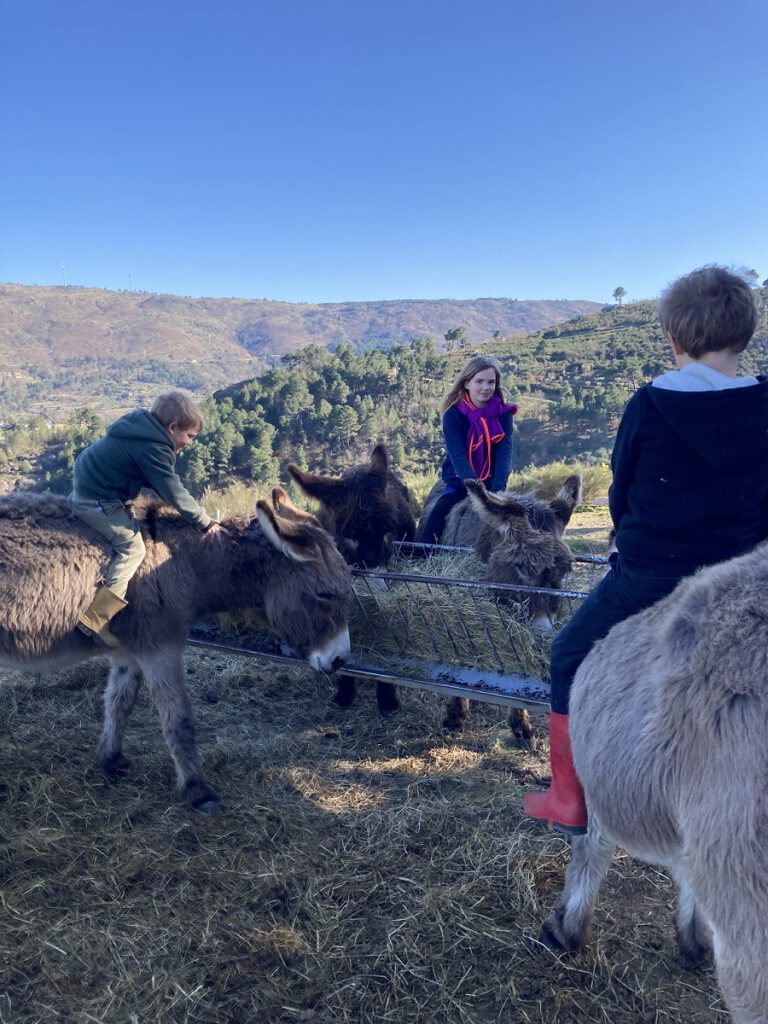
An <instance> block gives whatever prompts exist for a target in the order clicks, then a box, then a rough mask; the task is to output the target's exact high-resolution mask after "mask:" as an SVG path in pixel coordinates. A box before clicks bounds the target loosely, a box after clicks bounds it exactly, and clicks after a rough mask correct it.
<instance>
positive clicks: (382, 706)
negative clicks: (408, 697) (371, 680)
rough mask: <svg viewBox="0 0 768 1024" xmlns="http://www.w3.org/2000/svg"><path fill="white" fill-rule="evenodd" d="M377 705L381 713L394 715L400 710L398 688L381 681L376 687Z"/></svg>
mask: <svg viewBox="0 0 768 1024" xmlns="http://www.w3.org/2000/svg"><path fill="white" fill-rule="evenodd" d="M376 706H377V707H378V709H379V713H380V714H382V715H384V716H386V715H393V714H394V713H395V712H396V711H399V710H400V701H399V700H398V697H397V690H396V689H395V688H394V686H391V685H389V684H388V683H381V684H379V686H377V687H376Z"/></svg>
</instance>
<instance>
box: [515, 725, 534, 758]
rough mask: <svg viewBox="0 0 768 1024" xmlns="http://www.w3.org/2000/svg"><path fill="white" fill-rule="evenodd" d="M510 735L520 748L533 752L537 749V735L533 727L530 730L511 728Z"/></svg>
mask: <svg viewBox="0 0 768 1024" xmlns="http://www.w3.org/2000/svg"><path fill="white" fill-rule="evenodd" d="M512 736H513V737H514V740H515V743H516V744H517V746H518V747H520V748H521V749H522V750H527V751H528V752H529V753H531V754H535V753H536V751H537V750H538V749H539V736H538V733H537V732H536V730H535V729H534V730H533V731H531V732H528V731H526V730H525V729H512Z"/></svg>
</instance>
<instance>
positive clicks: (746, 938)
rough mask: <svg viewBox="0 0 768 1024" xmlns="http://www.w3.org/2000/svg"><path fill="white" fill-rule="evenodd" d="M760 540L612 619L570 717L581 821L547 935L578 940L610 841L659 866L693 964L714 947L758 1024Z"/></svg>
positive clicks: (764, 843) (765, 671)
mask: <svg viewBox="0 0 768 1024" xmlns="http://www.w3.org/2000/svg"><path fill="white" fill-rule="evenodd" d="M766 594H768V544H763V545H761V546H760V547H758V548H756V549H755V550H754V551H753V552H751V553H750V554H748V555H744V556H742V557H741V558H735V559H732V560H731V561H729V562H722V563H721V564H719V565H715V566H712V567H710V568H708V569H704V570H702V571H700V572H699V573H698V574H697V575H696V576H693V577H690V578H689V579H687V580H684V581H683V582H682V583H680V584H679V585H678V587H677V588H676V589H675V590H674V591H673V593H672V594H670V596H669V597H667V598H665V599H664V600H663V601H659V603H658V604H656V605H653V606H652V607H651V608H649V609H647V610H646V611H644V612H641V613H640V614H639V615H634V616H633V617H632V618H630V619H627V620H626V621H625V622H622V623H620V624H619V625H617V626H615V627H614V628H613V629H612V630H611V632H610V633H609V634H608V636H607V637H606V638H605V639H604V640H601V641H600V642H599V643H597V644H596V645H595V647H594V649H593V650H592V651H591V652H590V654H589V656H588V657H587V658H586V659H585V661H584V662H583V664H582V666H581V668H580V669H579V671H578V672H577V674H576V679H575V682H574V685H573V691H572V694H571V701H570V717H569V726H570V732H571V740H572V743H573V758H574V763H575V765H576V770H577V772H578V774H579V778H580V779H581V782H582V785H583V786H584V792H585V794H586V800H587V807H588V811H589V829H588V832H587V834H586V835H584V836H575V837H574V838H573V841H572V843H573V845H572V855H571V863H570V864H569V866H568V871H567V874H566V880H565V889H564V891H563V894H562V896H561V897H560V901H559V903H558V905H557V907H556V909H555V911H554V913H553V914H552V916H551V917H549V918H548V920H547V921H545V923H544V925H543V930H542V937H543V939H544V941H545V942H547V944H548V945H549V946H551V947H552V948H555V949H576V948H578V947H579V946H580V945H581V944H582V943H583V942H584V941H585V939H586V936H587V931H588V925H589V921H590V917H591V913H592V907H593V905H594V902H595V899H596V897H597V892H598V889H599V886H600V883H601V881H602V879H603V876H604V875H605V872H606V871H607V869H608V866H609V864H610V862H611V858H612V856H613V851H614V849H615V848H616V846H617V845H620V846H622V847H624V848H625V849H626V850H628V851H629V852H630V853H632V854H634V855H635V856H636V857H638V858H640V859H641V860H645V861H649V862H650V863H652V864H659V865H661V866H663V867H665V868H667V869H668V871H669V872H670V874H671V875H672V877H673V879H674V880H675V882H676V883H677V886H678V888H679V904H678V912H677V932H678V939H679V944H680V948H681V951H682V953H683V955H684V958H685V959H686V960H687V961H694V962H695V961H696V960H697V959H699V958H700V957H701V956H702V955H703V954H704V953H705V952H706V951H707V947H708V946H709V945H712V947H713V951H714V958H715V966H716V968H717V975H718V980H719V982H720V987H721V988H722V990H723V994H724V996H725V999H726V1002H727V1004H728V1007H729V1009H730V1011H731V1014H732V1016H733V1019H734V1021H735V1022H736V1024H768V660H767V659H768V655H767V654H766V652H768V616H767V615H766Z"/></svg>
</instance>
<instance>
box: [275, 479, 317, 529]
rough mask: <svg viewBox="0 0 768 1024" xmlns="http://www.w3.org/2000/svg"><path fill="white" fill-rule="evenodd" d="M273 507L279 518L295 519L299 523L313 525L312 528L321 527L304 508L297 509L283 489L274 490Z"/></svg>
mask: <svg viewBox="0 0 768 1024" xmlns="http://www.w3.org/2000/svg"><path fill="white" fill-rule="evenodd" d="M272 507H273V508H274V510H275V512H277V514H278V515H279V516H284V517H287V518H288V519H294V520H296V521H297V522H304V523H311V525H312V526H318V527H319V526H320V523H319V522H318V521H317V519H315V517H314V516H313V515H312V514H311V513H309V512H305V511H304V509H303V508H297V507H296V505H294V504H293V502H292V501H291V499H290V498H289V497H288V492H287V491H286V490H285V489H284V488H282V487H279V486H278V487H273V488H272Z"/></svg>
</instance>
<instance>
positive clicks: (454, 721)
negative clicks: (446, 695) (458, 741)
mask: <svg viewBox="0 0 768 1024" xmlns="http://www.w3.org/2000/svg"><path fill="white" fill-rule="evenodd" d="M468 714H469V701H468V700H467V698H466V697H451V699H450V700H449V701H448V706H447V707H446V709H445V718H444V719H443V728H444V729H450V730H451V732H461V731H462V729H463V728H464V725H465V723H466V721H467V715H468Z"/></svg>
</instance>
